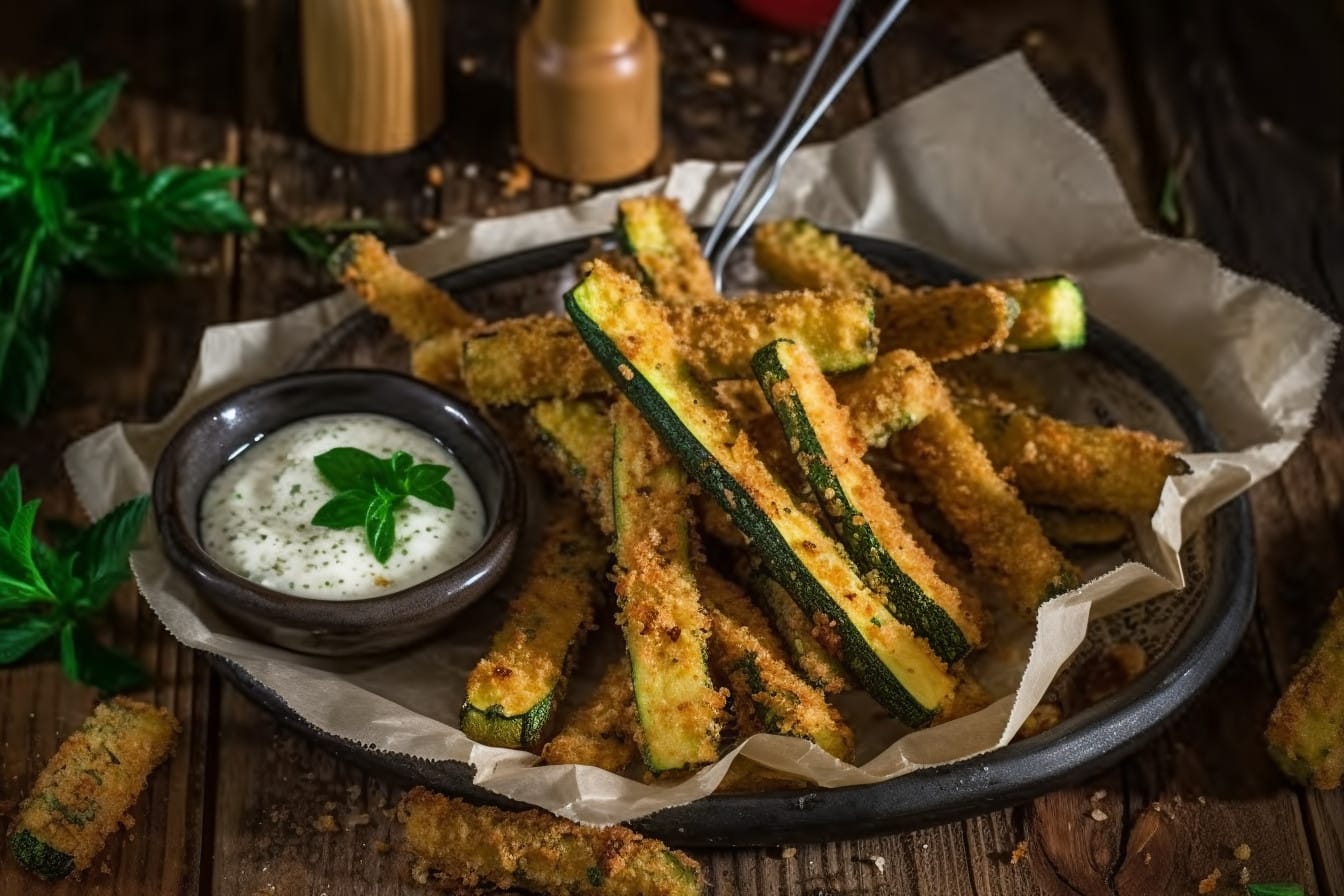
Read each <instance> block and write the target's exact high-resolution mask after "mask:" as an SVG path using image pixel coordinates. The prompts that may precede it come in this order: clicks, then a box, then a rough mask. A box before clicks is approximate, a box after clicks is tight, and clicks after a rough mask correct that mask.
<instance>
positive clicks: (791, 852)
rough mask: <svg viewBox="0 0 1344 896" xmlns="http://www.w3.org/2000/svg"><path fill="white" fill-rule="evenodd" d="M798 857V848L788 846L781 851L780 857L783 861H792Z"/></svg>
mask: <svg viewBox="0 0 1344 896" xmlns="http://www.w3.org/2000/svg"><path fill="white" fill-rule="evenodd" d="M796 855H798V848H797V847H796V846H786V847H784V848H783V849H781V850H780V851H779V857H780V858H781V859H791V858H793V857H794V856H796Z"/></svg>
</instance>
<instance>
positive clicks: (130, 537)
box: [68, 495, 149, 581]
mask: <svg viewBox="0 0 1344 896" xmlns="http://www.w3.org/2000/svg"><path fill="white" fill-rule="evenodd" d="M148 508H149V495H140V496H138V497H135V498H132V499H131V500H129V501H125V502H123V503H121V504H118V505H117V506H116V507H114V508H112V509H111V510H109V511H108V512H107V513H106V514H104V515H103V516H102V517H101V518H100V519H99V520H98V521H97V522H95V523H94V524H93V525H91V526H89V528H87V529H85V530H84V531H83V532H81V533H80V534H79V536H78V537H77V538H76V539H75V541H74V543H73V544H71V545H70V547H69V548H68V550H70V551H72V552H78V554H79V562H78V563H76V565H75V569H76V570H77V571H78V573H79V574H80V575H81V576H83V577H84V578H85V579H87V580H89V581H93V580H95V579H103V578H107V577H109V576H115V577H117V578H118V580H125V579H127V578H129V577H130V575H131V567H130V563H129V555H130V553H131V549H132V548H134V547H135V543H136V542H137V541H138V540H139V539H140V530H141V528H142V527H143V526H144V522H145V511H146V510H148Z"/></svg>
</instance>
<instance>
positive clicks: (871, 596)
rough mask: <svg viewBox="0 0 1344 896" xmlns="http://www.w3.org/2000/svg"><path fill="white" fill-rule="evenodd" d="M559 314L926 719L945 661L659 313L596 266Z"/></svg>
mask: <svg viewBox="0 0 1344 896" xmlns="http://www.w3.org/2000/svg"><path fill="white" fill-rule="evenodd" d="M727 304H732V303H727ZM565 306H566V309H567V310H568V311H569V314H570V316H571V318H572V319H573V320H574V322H575V326H576V328H577V329H578V331H579V333H580V335H581V336H582V337H583V339H584V342H586V343H587V344H588V347H589V348H590V349H591V350H592V352H593V354H594V355H595V356H596V357H597V358H598V359H599V360H600V361H601V362H602V365H603V366H604V367H605V368H606V369H607V372H608V373H609V374H610V375H611V377H612V378H613V381H615V382H616V383H617V385H618V386H619V387H620V388H621V390H622V391H623V392H624V393H625V394H626V396H627V397H628V398H629V399H630V400H631V402H632V403H634V404H635V405H636V407H637V408H638V409H639V411H640V412H641V413H642V414H643V415H644V416H645V418H646V419H647V420H648V421H649V423H650V424H651V425H652V426H654V427H655V428H656V429H657V431H658V434H659V437H660V438H661V439H662V440H663V442H664V443H665V444H666V445H667V446H668V448H669V449H670V450H672V451H674V452H675V453H676V454H677V456H678V457H679V458H680V460H681V462H682V464H683V466H684V467H685V469H686V470H687V471H689V472H690V473H691V474H692V475H694V476H695V477H696V480H697V481H698V483H699V484H700V486H701V488H703V489H704V490H705V491H706V492H707V493H708V494H710V495H711V496H712V497H714V499H715V500H716V501H718V502H719V504H720V506H722V507H723V508H724V510H726V511H727V512H728V514H729V515H730V516H731V517H732V518H733V522H734V524H736V526H737V527H738V529H739V530H741V531H742V532H743V534H744V535H747V536H748V537H749V538H750V540H751V543H752V548H753V550H754V551H755V552H756V553H757V554H758V555H759V556H761V557H762V558H763V559H764V560H765V562H766V563H767V564H768V566H769V568H770V571H771V574H772V575H773V576H774V577H775V578H776V580H777V581H779V582H780V583H781V584H783V585H784V586H785V587H786V588H789V589H790V592H791V594H792V595H793V597H794V598H795V599H796V600H798V601H799V603H801V604H802V605H803V606H804V607H805V608H807V610H808V611H809V612H811V613H813V614H817V613H821V614H824V615H825V616H827V617H829V619H830V620H831V621H832V622H834V624H835V626H836V630H837V633H838V635H839V638H840V640H841V642H842V643H843V645H844V656H845V660H846V663H847V664H848V665H849V666H850V668H851V670H852V671H854V673H855V674H856V675H857V676H858V677H859V678H860V679H861V680H862V681H863V682H864V685H865V687H867V688H868V690H869V692H870V693H872V694H873V696H874V697H875V698H876V699H877V700H878V701H879V702H880V703H882V704H883V706H885V707H886V708H887V709H888V710H890V711H891V712H893V713H894V714H896V715H898V716H899V717H900V718H902V719H903V720H905V721H906V722H907V723H909V724H911V725H922V724H926V723H927V722H929V721H931V720H932V718H933V717H934V716H935V715H936V714H937V712H938V708H939V705H940V704H941V702H942V700H943V698H944V697H946V696H947V695H948V694H949V693H950V691H951V690H952V688H953V686H954V684H955V680H954V679H953V677H952V676H951V675H950V674H949V673H948V670H947V667H946V665H945V664H944V663H943V662H942V661H941V660H940V659H939V658H938V657H937V656H936V655H935V654H934V653H933V651H932V649H931V648H930V647H929V646H928V644H927V643H925V642H924V641H923V640H922V639H920V638H919V637H918V636H916V635H915V634H914V632H913V631H911V630H910V628H909V627H908V626H906V625H905V624H903V623H901V622H900V621H899V620H897V619H895V618H894V617H892V616H891V614H890V613H889V612H888V610H887V608H886V605H885V604H884V603H883V601H882V599H881V598H880V597H879V596H878V595H876V594H875V593H873V591H872V590H871V589H870V588H869V587H868V586H867V585H866V584H865V583H864V582H863V580H862V579H861V578H860V576H859V574H858V572H857V570H855V568H854V566H853V564H852V563H851V562H850V561H849V558H848V557H847V556H846V555H845V553H844V551H843V549H842V548H841V547H840V545H838V544H837V543H836V542H835V541H834V540H833V539H832V538H831V537H830V536H829V535H827V534H826V532H825V530H823V529H822V527H821V525H820V524H819V523H817V521H816V520H814V519H813V518H812V517H810V516H809V515H808V514H807V513H806V512H805V511H804V510H803V509H802V508H801V507H800V506H799V505H798V503H797V502H796V501H795V500H794V498H793V496H792V495H790V494H789V493H788V490H787V489H785V488H784V487H783V486H782V485H781V484H780V483H779V481H778V480H777V479H776V478H775V477H774V476H773V475H772V474H771V473H770V471H769V470H768V469H767V468H766V466H765V465H764V464H763V463H762V462H761V460H760V457H759V455H758V454H757V452H756V449H755V446H754V445H753V444H752V443H751V440H750V439H748V438H746V436H745V435H744V434H743V433H742V432H741V430H740V429H739V428H738V427H737V426H736V425H735V424H734V423H733V422H732V420H731V418H730V417H729V416H728V413H727V412H726V411H725V410H724V409H723V407H722V406H721V405H720V404H719V403H718V401H717V400H716V399H715V397H714V395H713V394H712V393H711V391H710V390H709V388H708V386H706V385H705V383H704V382H703V381H701V380H699V379H697V378H696V377H695V375H694V374H693V372H692V371H691V369H690V365H689V364H688V362H687V359H686V356H685V354H684V351H683V350H682V349H681V348H680V346H679V342H678V339H677V338H676V336H675V334H674V331H673V330H672V326H671V324H670V322H669V320H668V315H667V312H666V310H665V309H664V308H663V307H662V306H661V305H659V304H656V303H654V302H650V301H648V300H647V299H645V298H644V297H643V296H642V295H641V290H640V287H639V284H638V283H636V282H635V281H633V280H631V279H630V278H628V277H624V276H622V275H620V274H618V273H617V272H615V271H613V270H612V269H611V268H609V267H606V266H603V265H601V264H594V266H593V268H592V270H591V271H590V273H589V274H588V276H587V277H586V278H584V280H583V281H581V282H580V283H579V284H578V285H577V286H575V287H574V289H572V290H570V292H569V293H567V294H566V296H565ZM618 445H619V441H618ZM618 471H619V465H618ZM618 491H619V487H618ZM618 506H619V502H618ZM618 516H619V515H618ZM618 527H619V519H618ZM636 684H637V686H638V682H637V683H636Z"/></svg>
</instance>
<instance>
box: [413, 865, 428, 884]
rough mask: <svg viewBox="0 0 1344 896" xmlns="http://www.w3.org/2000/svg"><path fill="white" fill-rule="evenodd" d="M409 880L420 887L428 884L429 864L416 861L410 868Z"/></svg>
mask: <svg viewBox="0 0 1344 896" xmlns="http://www.w3.org/2000/svg"><path fill="white" fill-rule="evenodd" d="M411 880H413V881H415V882H416V883H418V884H420V885H422V886H423V885H424V884H427V883H429V864H428V863H426V862H425V861H423V860H418V861H416V863H415V864H414V865H412V866H411Z"/></svg>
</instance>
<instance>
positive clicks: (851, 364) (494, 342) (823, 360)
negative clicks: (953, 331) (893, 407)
mask: <svg viewBox="0 0 1344 896" xmlns="http://www.w3.org/2000/svg"><path fill="white" fill-rule="evenodd" d="M594 264H595V265H597V264H602V266H603V267H604V268H605V269H606V270H611V268H610V267H609V266H607V265H605V264H603V263H602V262H598V261H595V262H594ZM667 313H668V317H669V318H670V320H671V321H672V326H673V329H674V330H675V332H676V333H677V336H678V338H680V339H681V340H682V341H683V343H684V344H685V345H686V346H688V353H689V356H690V359H691V361H692V362H693V364H694V367H695V370H696V373H697V374H698V375H699V376H701V377H703V378H706V379H712V380H720V379H742V378H746V377H750V376H751V355H752V353H753V352H755V351H756V349H758V348H760V347H761V346H762V345H765V344H766V343H767V342H770V341H771V340H772V339H779V338H789V339H793V340H794V341H796V342H800V343H802V344H804V345H806V346H807V347H808V348H809V349H810V350H811V351H812V353H813V354H814V355H815V356H816V357H817V360H818V362H819V363H820V364H821V365H822V367H823V368H825V369H826V372H827V373H841V372H844V371H847V370H857V369H859V368H862V367H866V366H867V365H868V364H871V363H872V361H873V358H874V357H875V355H876V351H877V330H876V329H875V328H874V327H873V309H872V300H871V299H869V298H868V297H867V295H865V294H862V293H857V292H852V291H851V292H848V293H844V292H835V291H829V292H820V293H817V292H806V291H798V292H787V293H776V294H773V295H768V296H759V297H755V298H746V299H739V300H736V301H732V302H724V301H715V302H705V303H701V304H697V305H676V306H668V309H667ZM462 378H463V380H464V381H465V382H466V386H467V391H468V392H469V393H470V394H471V397H472V399H473V400H474V401H476V402H477V403H478V404H483V405H506V404H519V403H531V402H534V401H539V400H541V399H543V398H578V397H580V396H583V395H589V394H594V393H601V392H607V391H610V389H611V381H610V380H609V379H608V378H607V376H606V374H605V373H604V372H603V370H602V366H601V365H600V364H599V363H598V362H597V361H596V360H594V359H593V357H592V356H591V355H590V354H589V353H588V352H587V351H585V350H584V345H583V340H582V339H580V338H579V336H578V334H577V333H575V332H574V327H573V325H571V324H570V323H569V322H568V321H566V320H565V319H564V318H560V317H550V316H536V317H524V318H513V319H510V320H504V321H500V322H499V323H496V324H492V325H490V326H488V327H485V328H484V329H481V330H479V331H477V332H474V333H473V334H472V335H471V337H470V338H469V339H467V341H466V342H465V343H464V344H463V346H462Z"/></svg>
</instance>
